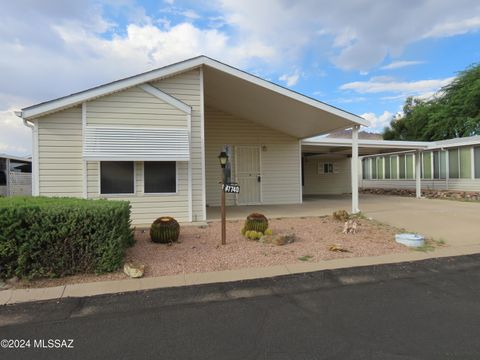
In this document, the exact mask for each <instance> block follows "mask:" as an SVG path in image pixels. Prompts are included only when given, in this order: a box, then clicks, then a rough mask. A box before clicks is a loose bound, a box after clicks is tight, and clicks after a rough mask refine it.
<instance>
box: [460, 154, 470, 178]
mask: <svg viewBox="0 0 480 360" xmlns="http://www.w3.org/2000/svg"><path fill="white" fill-rule="evenodd" d="M471 149H472V148H471V147H469V146H464V147H461V148H460V153H459V158H460V178H462V179H471V178H472V150H471Z"/></svg>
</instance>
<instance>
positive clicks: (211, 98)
mask: <svg viewBox="0 0 480 360" xmlns="http://www.w3.org/2000/svg"><path fill="white" fill-rule="evenodd" d="M17 115H18V116H20V117H22V118H23V120H24V123H25V125H27V126H29V127H32V129H33V139H34V140H33V149H34V151H33V159H34V161H33V175H34V183H33V193H34V194H35V195H45V196H74V197H84V198H107V199H125V200H128V201H130V203H131V205H132V220H133V223H134V224H135V225H149V224H151V222H152V221H153V220H154V219H155V218H156V217H158V216H161V215H171V216H174V217H176V218H177V219H178V220H179V221H182V222H195V221H205V220H206V207H207V206H217V205H219V203H220V193H221V187H220V185H219V182H220V181H221V179H222V176H221V174H222V172H221V168H220V166H219V163H218V159H217V156H218V154H219V153H220V152H221V151H222V150H224V149H225V146H227V151H228V152H229V154H230V160H231V178H232V180H233V181H236V182H238V183H239V184H240V187H241V191H240V194H239V195H233V194H228V204H229V205H236V204H238V205H251V204H293V203H301V202H302V195H303V191H302V145H301V140H302V139H305V138H310V137H313V136H318V135H322V134H328V133H330V132H333V131H336V130H339V129H346V128H352V127H353V128H354V129H355V131H354V135H357V134H358V128H359V127H360V125H368V123H367V122H366V121H365V120H364V119H362V118H360V117H358V116H356V115H353V114H351V113H348V112H346V111H343V110H340V109H338V108H335V107H332V106H330V105H328V104H325V103H322V102H320V101H317V100H314V99H312V98H309V97H306V96H304V95H301V94H299V93H296V92H294V91H291V90H288V89H286V88H283V87H281V86H278V85H275V84H273V83H271V82H268V81H265V80H263V79H260V78H258V77H256V76H253V75H251V74H248V73H245V72H243V71H240V70H238V69H235V68H233V67H230V66H228V65H225V64H222V63H220V62H218V61H215V60H212V59H210V58H207V57H204V56H200V57H197V58H193V59H190V60H186V61H183V62H180V63H176V64H173V65H170V66H166V67H164V68H160V69H157V70H153V71H150V72H147V73H143V74H140V75H137V76H133V77H130V78H126V79H123V80H119V81H115V82H112V83H109V84H105V85H102V86H98V87H95V88H92V89H89V90H86V91H83V92H79V93H76V94H73V95H69V96H65V97H62V98H59V99H56V100H52V101H48V102H45V103H41V104H38V105H34V106H31V107H28V108H25V109H23V110H22V111H21V112H18V113H17ZM353 144H354V145H353V147H354V148H355V142H354V143H353ZM351 146H352V145H351ZM353 173H356V170H355V171H354V172H353ZM352 181H353V182H354V183H355V182H357V181H358V178H357V177H353V179H352ZM355 187H356V186H355ZM356 201H357V202H358V200H357V194H355V193H354V194H353V195H352V208H354V209H357V208H358V206H357V205H356Z"/></svg>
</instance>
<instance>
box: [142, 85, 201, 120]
mask: <svg viewBox="0 0 480 360" xmlns="http://www.w3.org/2000/svg"><path fill="white" fill-rule="evenodd" d="M138 87H139V88H140V89H142V90H143V91H145V92H146V93H149V94H150V95H153V96H155V97H156V98H158V99H160V100H163V101H165V102H166V103H168V104H170V105H172V106H173V107H175V108H177V109H178V110H180V111H183V112H184V113H185V114H188V115H190V114H191V113H192V108H191V107H190V106H189V105H187V104H185V103H184V102H183V101H180V100H178V99H177V98H174V97H173V96H171V95H169V94H167V93H165V92H163V91H162V90H159V89H157V88H156V87H153V86H152V85H149V84H141V85H138Z"/></svg>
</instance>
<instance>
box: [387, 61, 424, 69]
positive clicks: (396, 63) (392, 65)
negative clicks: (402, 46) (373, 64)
mask: <svg viewBox="0 0 480 360" xmlns="http://www.w3.org/2000/svg"><path fill="white" fill-rule="evenodd" d="M424 63H425V61H413V60H412V61H408V60H403V61H394V62H391V63H390V64H388V65H385V66H382V67H381V68H380V69H383V70H393V69H400V68H404V67H406V66H412V65H418V64H424Z"/></svg>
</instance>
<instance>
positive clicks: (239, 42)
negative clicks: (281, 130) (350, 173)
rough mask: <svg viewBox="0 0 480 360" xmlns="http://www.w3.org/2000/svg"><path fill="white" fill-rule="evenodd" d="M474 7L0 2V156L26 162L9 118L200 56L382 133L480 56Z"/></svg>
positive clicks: (423, 0) (373, 1)
mask: <svg viewBox="0 0 480 360" xmlns="http://www.w3.org/2000/svg"><path fill="white" fill-rule="evenodd" d="M479 30H480V2H479V1H478V0H455V1H453V0H403V1H398V0H383V1H378V0H356V1H355V0H336V1H324V0H297V1H294V0H241V1H239V0H209V1H188V0H187V1H177V0H143V1H141V0H104V1H96V0H72V1H64V0H41V1H39V0H15V1H11V0H0V54H1V56H0V153H9V154H12V155H20V156H23V155H29V154H31V130H30V129H29V128H26V127H25V126H24V125H23V123H22V121H21V119H19V118H17V117H16V116H15V115H14V114H13V111H15V110H19V109H21V108H23V107H26V106H29V105H33V104H36V103H39V102H41V101H45V100H49V99H53V98H56V97H60V96H64V95H66V94H70V93H72V92H76V91H80V90H85V89H88V88H90V87H93V86H96V85H100V84H102V83H105V82H109V81H113V80H117V79H119V78H122V77H126V76H131V75H135V74H137V73H140V72H144V71H148V70H152V69H154V68H158V67H161V66H164V65H168V64H171V63H173V62H176V61H181V60H184V59H188V58H191V57H194V56H198V55H207V56H209V57H212V58H214V59H217V60H220V61H222V62H225V63H227V64H229V65H232V66H235V67H238V68H240V69H242V70H245V71H248V72H250V73H253V74H255V75H258V76H260V77H263V78H265V79H267V80H270V81H273V82H275V83H277V84H279V85H282V86H285V87H287V88H291V89H293V90H295V91H298V92H300V93H303V94H305V95H308V96H311V97H314V98H316V99H319V100H321V101H324V102H327V103H329V104H331V105H334V106H337V107H340V108H342V109H345V110H347V111H350V112H353V113H355V114H357V115H360V116H362V117H364V118H365V119H367V120H368V121H369V122H370V127H369V128H367V129H366V130H367V131H374V132H381V131H382V130H383V128H384V127H385V126H386V125H388V123H389V121H390V120H391V118H392V117H393V116H395V115H396V114H398V113H399V112H401V110H402V105H403V103H404V100H405V98H406V97H407V96H416V97H421V98H428V97H430V96H432V95H433V94H434V93H435V92H436V91H438V90H439V89H440V88H441V87H442V86H445V85H447V84H448V83H449V82H451V81H452V80H453V79H454V78H455V76H456V75H457V74H458V72H459V71H461V70H463V69H465V68H466V67H468V66H469V65H471V64H474V63H477V62H479V59H480V31H479Z"/></svg>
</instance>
